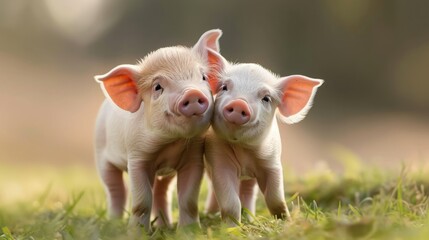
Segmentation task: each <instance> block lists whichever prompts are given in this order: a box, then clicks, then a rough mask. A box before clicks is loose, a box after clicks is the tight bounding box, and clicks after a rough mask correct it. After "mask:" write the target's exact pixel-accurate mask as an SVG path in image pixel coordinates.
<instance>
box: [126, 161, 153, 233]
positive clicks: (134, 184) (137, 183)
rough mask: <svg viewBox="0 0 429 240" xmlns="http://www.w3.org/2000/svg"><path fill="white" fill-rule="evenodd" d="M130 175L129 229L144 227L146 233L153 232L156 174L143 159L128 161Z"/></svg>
mask: <svg viewBox="0 0 429 240" xmlns="http://www.w3.org/2000/svg"><path fill="white" fill-rule="evenodd" d="M128 174H129V177H130V188H131V217H130V221H129V227H130V228H134V227H137V226H139V225H143V227H144V229H145V230H146V232H148V233H150V232H151V231H152V229H151V226H150V214H151V209H152V184H153V179H154V173H153V171H151V169H150V167H149V164H147V162H145V161H143V160H142V159H141V158H130V159H129V160H128Z"/></svg>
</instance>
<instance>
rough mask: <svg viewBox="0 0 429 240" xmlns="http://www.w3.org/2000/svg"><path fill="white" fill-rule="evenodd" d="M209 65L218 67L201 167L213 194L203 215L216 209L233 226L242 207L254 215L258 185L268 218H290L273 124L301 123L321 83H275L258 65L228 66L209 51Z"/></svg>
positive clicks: (297, 79)
mask: <svg viewBox="0 0 429 240" xmlns="http://www.w3.org/2000/svg"><path fill="white" fill-rule="evenodd" d="M209 59H211V61H212V62H216V63H218V64H217V66H216V70H217V72H218V75H217V77H218V84H219V85H218V89H217V91H216V93H217V94H216V96H215V110H214V116H213V120H212V129H210V130H209V131H208V133H207V136H206V142H205V164H206V168H207V173H208V175H209V177H210V179H211V181H212V185H213V186H212V187H213V190H214V191H213V192H214V195H213V192H212V193H211V194H209V198H208V199H207V202H206V211H207V212H208V213H214V212H216V211H217V210H218V208H220V211H221V216H222V219H223V220H224V221H225V222H226V223H227V224H229V225H235V224H234V223H235V222H237V221H238V222H240V221H241V208H242V207H245V208H247V209H249V210H250V211H251V212H252V213H253V214H254V213H255V201H256V193H257V192H256V190H257V188H256V185H258V186H259V189H260V190H261V192H262V193H263V195H264V198H265V202H266V205H267V207H268V209H269V211H270V213H271V214H272V215H274V216H276V217H278V218H285V217H289V211H288V208H287V205H286V202H285V196H284V189H283V170H282V163H281V149H282V148H281V139H280V132H279V129H278V125H277V118H278V119H279V120H280V121H282V122H284V123H288V124H292V123H297V122H299V121H301V120H302V119H303V118H304V117H305V115H306V114H307V112H308V111H309V110H310V107H311V105H312V101H313V98H314V96H315V94H316V91H317V89H318V87H320V86H321V85H322V83H323V80H320V79H313V78H309V77H306V76H301V75H292V76H287V77H279V76H277V75H275V74H273V73H272V72H270V71H269V70H266V69H265V68H263V67H261V66H260V65H258V64H230V63H228V62H227V61H226V60H225V59H224V58H223V57H222V56H221V55H219V54H218V53H217V52H215V51H212V50H209ZM275 115H276V116H277V118H276V117H275ZM249 218H250V217H249Z"/></svg>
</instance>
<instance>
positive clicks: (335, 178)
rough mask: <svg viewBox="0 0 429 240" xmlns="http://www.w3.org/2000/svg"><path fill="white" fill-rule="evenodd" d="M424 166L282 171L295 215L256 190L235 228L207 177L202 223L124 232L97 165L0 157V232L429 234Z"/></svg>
mask: <svg viewBox="0 0 429 240" xmlns="http://www.w3.org/2000/svg"><path fill="white" fill-rule="evenodd" d="M423 169H424V168H423V167H422V168H420V169H419V170H412V169H410V168H409V167H408V166H406V165H405V164H403V166H398V169H397V172H395V171H391V172H386V171H383V170H381V169H367V168H365V167H364V166H362V165H361V164H360V163H359V162H357V161H354V160H353V159H351V158H350V159H345V161H344V162H343V170H344V171H342V173H340V174H338V173H333V172H332V171H330V170H329V169H325V170H323V171H320V170H319V171H314V172H309V173H306V174H305V175H298V174H296V173H291V172H289V171H286V172H285V186H286V192H287V196H286V197H287V199H288V206H289V209H290V210H291V214H292V220H290V221H283V220H277V219H274V218H272V217H270V215H269V214H268V212H267V210H266V208H265V204H264V202H263V200H262V198H261V197H259V198H258V204H257V213H256V220H255V221H253V222H244V223H243V224H242V225H241V226H239V227H236V228H228V227H226V226H223V225H222V223H221V221H220V217H219V216H206V215H204V214H202V208H203V206H204V199H205V196H206V194H207V193H206V190H207V187H206V183H205V182H204V183H203V185H202V191H201V198H200V209H201V216H200V217H201V225H202V229H200V230H199V229H196V228H187V229H179V230H165V229H156V230H155V232H154V233H153V234H152V235H151V236H150V237H149V236H147V235H141V236H140V237H137V235H134V234H132V233H129V232H127V227H126V226H127V220H126V219H127V216H128V214H126V216H125V218H124V219H123V220H109V219H108V218H107V217H106V208H105V199H104V192H103V189H102V186H101V184H100V181H99V180H98V177H97V175H96V172H95V170H94V169H92V168H91V169H87V168H84V167H75V168H70V167H67V168H64V169H58V168H32V169H29V168H28V167H27V168H24V170H21V169H19V168H18V167H13V166H5V165H0V192H1V195H0V229H1V230H0V239H1V240H6V239H7V240H12V239H137V238H141V239H146V238H150V239H261V238H262V239H267V238H269V239H286V238H287V239H428V238H429V227H428V226H427V225H428V223H429V215H428V192H429V175H428V172H427V171H426V170H423ZM174 206H175V209H176V210H177V203H176V202H174ZM243 212H244V214H247V212H246V210H243ZM174 218H175V219H177V211H176V212H174Z"/></svg>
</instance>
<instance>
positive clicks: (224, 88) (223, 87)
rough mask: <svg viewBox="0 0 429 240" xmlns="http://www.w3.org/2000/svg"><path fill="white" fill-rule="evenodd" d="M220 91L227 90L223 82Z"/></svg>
mask: <svg viewBox="0 0 429 240" xmlns="http://www.w3.org/2000/svg"><path fill="white" fill-rule="evenodd" d="M220 89H221V90H222V91H228V87H227V86H226V85H225V84H224V85H222V86H221V87H220Z"/></svg>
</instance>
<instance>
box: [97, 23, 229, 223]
mask: <svg viewBox="0 0 429 240" xmlns="http://www.w3.org/2000/svg"><path fill="white" fill-rule="evenodd" d="M221 35H222V32H221V31H220V30H211V31H208V32H206V33H204V34H203V35H202V36H201V37H200V39H199V41H198V42H197V43H196V44H195V46H193V47H192V48H186V47H181V46H175V47H166V48H161V49H159V50H156V51H154V52H152V53H150V54H148V55H147V56H146V57H145V58H144V59H142V60H141V61H140V62H139V63H138V64H136V65H128V64H125V65H119V66H117V67H115V68H113V69H112V70H110V71H109V72H108V73H106V74H104V75H98V76H95V79H96V81H97V82H98V83H100V86H101V89H102V90H103V92H104V95H105V97H106V100H105V101H104V103H103V104H102V106H101V109H100V111H99V115H98V118H97V122H96V131H95V157H96V166H97V169H98V172H99V175H100V176H101V180H102V182H103V183H104V186H105V190H106V193H107V196H108V197H107V198H108V210H109V214H110V216H112V217H121V216H122V213H123V210H124V207H125V202H126V189H125V186H124V181H123V176H122V175H123V172H128V175H129V183H130V189H131V216H130V222H129V225H130V226H133V227H134V226H138V225H139V224H141V225H143V226H144V228H145V230H146V231H147V232H150V231H151V226H150V216H151V210H152V208H153V213H154V214H155V215H156V217H158V224H160V225H167V226H171V224H172V217H171V205H170V204H171V192H170V191H168V189H169V184H170V182H171V180H172V179H173V178H174V177H175V175H176V173H177V191H178V202H179V215H180V216H179V220H178V226H184V225H188V224H195V223H196V224H199V217H198V207H197V200H198V199H197V198H198V194H199V189H200V183H201V178H202V174H203V171H204V164H203V148H204V138H203V135H204V133H205V132H206V130H207V129H208V128H209V125H210V119H211V117H212V114H213V96H212V94H211V91H212V90H214V89H211V87H210V86H211V85H212V86H216V83H213V81H216V79H209V78H208V76H211V75H213V74H211V70H210V64H209V61H208V50H207V49H209V48H210V49H212V50H213V51H218V50H219V43H218V40H219V38H220V36H221Z"/></svg>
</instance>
